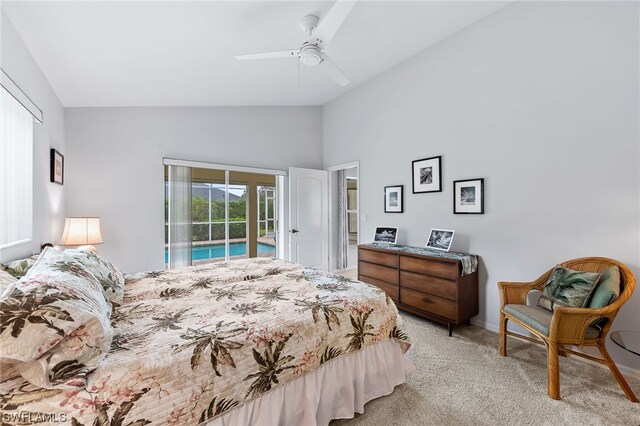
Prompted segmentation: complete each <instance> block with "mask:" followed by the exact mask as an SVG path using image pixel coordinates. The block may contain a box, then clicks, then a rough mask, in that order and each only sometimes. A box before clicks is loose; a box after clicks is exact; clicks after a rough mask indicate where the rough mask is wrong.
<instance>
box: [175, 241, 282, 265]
mask: <svg viewBox="0 0 640 426" xmlns="http://www.w3.org/2000/svg"><path fill="white" fill-rule="evenodd" d="M258 254H259V255H260V254H271V255H272V256H275V255H276V248H275V247H274V246H270V245H268V244H262V243H258ZM246 255H247V244H246V243H229V256H246ZM216 258H221V259H224V244H207V245H203V246H193V247H192V248H191V260H206V259H216ZM164 263H169V250H168V249H164Z"/></svg>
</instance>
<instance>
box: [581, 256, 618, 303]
mask: <svg viewBox="0 0 640 426" xmlns="http://www.w3.org/2000/svg"><path fill="white" fill-rule="evenodd" d="M618 296H620V268H618V267H617V266H612V267H611V268H607V269H605V270H604V271H603V272H602V275H601V276H600V279H599V280H598V285H597V286H596V289H595V290H594V291H593V296H591V300H589V305H588V307H589V308H592V309H598V308H604V307H605V306H609V305H610V304H611V303H613V302H614V301H615V300H616V299H617V298H618Z"/></svg>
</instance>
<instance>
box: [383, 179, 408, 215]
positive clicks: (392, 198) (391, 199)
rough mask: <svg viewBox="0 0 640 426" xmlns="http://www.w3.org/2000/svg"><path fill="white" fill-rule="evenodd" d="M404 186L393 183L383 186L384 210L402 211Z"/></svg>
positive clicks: (388, 211) (390, 211) (389, 211)
mask: <svg viewBox="0 0 640 426" xmlns="http://www.w3.org/2000/svg"><path fill="white" fill-rule="evenodd" d="M403 195H404V186H403V185H394V186H385V187H384V212H385V213H402V211H403V203H404V200H403V198H404V197H403Z"/></svg>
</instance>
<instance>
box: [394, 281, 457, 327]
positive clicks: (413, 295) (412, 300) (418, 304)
mask: <svg viewBox="0 0 640 426" xmlns="http://www.w3.org/2000/svg"><path fill="white" fill-rule="evenodd" d="M400 303H402V304H405V305H409V306H413V307H415V308H418V309H421V310H423V311H426V312H430V313H433V314H436V315H440V316H441V317H445V318H448V319H451V320H453V321H455V320H456V317H457V309H456V303H455V302H452V301H451V300H448V299H443V298H442V297H438V296H434V295H431V294H427V293H422V292H420V291H415V290H411V289H409V288H404V287H401V288H400Z"/></svg>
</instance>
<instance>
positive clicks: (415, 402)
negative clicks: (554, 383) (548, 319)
mask: <svg viewBox="0 0 640 426" xmlns="http://www.w3.org/2000/svg"><path fill="white" fill-rule="evenodd" d="M402 317H403V319H404V323H405V329H406V330H407V332H408V334H409V337H410V338H411V340H412V341H413V342H414V345H413V347H412V348H411V349H410V351H409V358H410V359H411V361H412V362H413V364H414V366H415V371H414V372H413V373H411V374H410V375H408V377H407V382H406V383H405V384H403V385H400V386H398V387H396V389H395V391H394V392H393V393H392V394H391V395H388V396H385V397H382V398H378V399H376V400H373V401H371V402H369V403H368V404H367V405H366V406H365V411H364V414H362V415H356V417H355V418H354V419H351V420H335V421H333V422H331V426H343V425H344V426H355V425H474V426H477V425H558V424H561V425H607V426H612V425H633V426H637V425H640V404H634V403H631V402H630V401H629V400H627V399H626V398H625V396H624V393H623V392H622V389H620V387H619V386H618V383H617V382H616V381H615V379H614V378H613V375H612V374H611V373H610V372H609V370H607V369H603V368H599V367H598V366H595V365H590V364H587V363H585V362H582V361H578V360H576V359H572V358H562V357H561V358H560V392H561V396H562V400H561V401H554V400H552V399H550V398H548V397H547V370H546V353H545V350H544V348H543V347H541V346H538V345H534V344H531V343H527V342H523V341H519V340H516V339H512V338H509V343H508V357H507V358H501V357H500V356H499V355H498V335H497V334H496V333H493V332H490V331H487V330H484V329H482V328H479V327H475V326H463V327H457V328H455V329H454V334H453V337H451V338H449V337H447V333H446V328H445V327H443V326H441V325H438V324H435V323H432V322H430V321H427V320H423V319H421V318H418V317H416V316H413V315H411V314H408V313H402ZM629 384H630V386H631V388H632V389H633V390H634V392H635V393H636V395H640V381H638V380H631V379H630V380H629Z"/></svg>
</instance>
